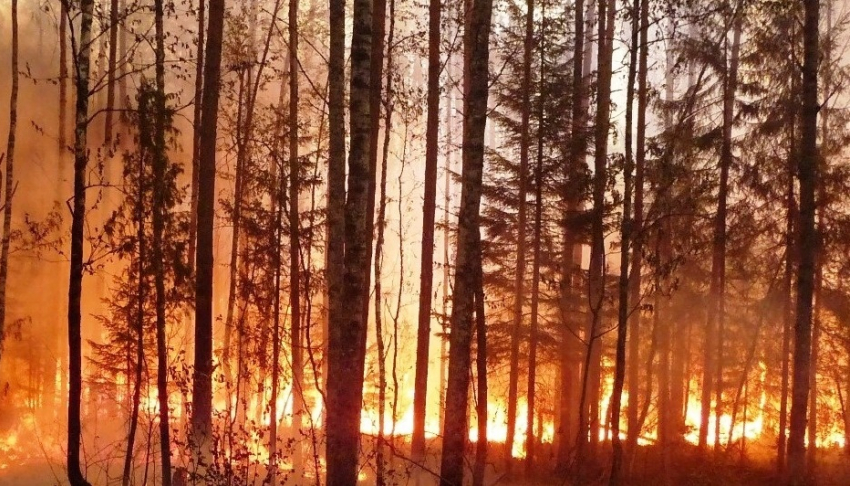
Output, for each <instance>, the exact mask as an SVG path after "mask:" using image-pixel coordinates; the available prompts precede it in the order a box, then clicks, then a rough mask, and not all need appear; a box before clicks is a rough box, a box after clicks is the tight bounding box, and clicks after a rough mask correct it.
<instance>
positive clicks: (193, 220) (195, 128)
mask: <svg viewBox="0 0 850 486" xmlns="http://www.w3.org/2000/svg"><path fill="white" fill-rule="evenodd" d="M205 17H206V0H198V49H197V54H196V55H195V58H196V64H195V100H194V103H195V105H194V117H193V118H192V173H191V177H192V181H191V188H190V190H191V193H190V196H189V205H190V211H189V265H190V267H194V264H195V246H196V244H197V234H198V173H199V164H200V157H201V107H202V106H203V101H202V95H203V92H204V36H205V34H206V19H205Z"/></svg>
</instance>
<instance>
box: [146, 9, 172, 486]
mask: <svg viewBox="0 0 850 486" xmlns="http://www.w3.org/2000/svg"><path fill="white" fill-rule="evenodd" d="M163 17H164V12H163V0H154V19H155V20H154V23H155V24H156V27H155V30H156V48H155V50H156V68H155V69H156V107H155V110H156V115H155V116H156V118H155V123H156V125H155V128H154V129H155V133H154V137H155V140H154V147H155V148H154V150H155V151H156V152H155V153H154V166H153V179H154V187H153V189H154V197H153V254H152V255H151V256H152V257H153V262H154V272H155V274H154V280H155V284H154V285H155V287H156V350H157V371H156V388H157V395H158V397H159V437H160V452H161V454H160V455H161V461H162V484H163V486H171V440H170V437H169V436H170V428H171V424H170V422H169V418H168V343H166V337H165V326H166V322H165V303H166V302H165V299H166V295H165V269H164V264H165V263H164V261H163V253H162V245H163V236H164V234H163V232H164V227H165V218H166V212H167V211H168V207H167V204H168V203H167V202H166V198H167V195H166V191H167V188H166V177H167V176H166V172H167V170H168V154H167V153H166V146H165V130H166V126H165V125H166V117H167V116H168V114H167V113H166V106H165V31H164V28H163Z"/></svg>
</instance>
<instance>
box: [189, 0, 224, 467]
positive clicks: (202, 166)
mask: <svg viewBox="0 0 850 486" xmlns="http://www.w3.org/2000/svg"><path fill="white" fill-rule="evenodd" d="M223 32H224V0H210V3H209V27H208V30H207V45H206V53H205V54H206V55H205V57H206V60H205V65H204V88H203V95H202V109H201V128H200V154H199V166H198V205H197V225H198V228H197V246H196V256H195V264H196V266H197V273H196V275H195V370H194V378H193V381H192V397H193V402H192V441H193V442H192V446H193V447H194V448H195V449H196V450H197V451H198V452H199V453H200V454H199V459H200V460H202V461H203V460H204V456H205V455H206V451H207V450H208V448H209V441H210V440H211V438H212V437H211V432H212V371H213V363H212V341H213V334H212V325H213V313H212V304H213V220H214V216H215V173H216V168H215V159H216V157H215V155H216V129H217V125H218V96H219V87H220V85H221V79H220V78H221V46H222V36H223Z"/></svg>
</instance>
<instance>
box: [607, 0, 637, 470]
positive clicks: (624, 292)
mask: <svg viewBox="0 0 850 486" xmlns="http://www.w3.org/2000/svg"><path fill="white" fill-rule="evenodd" d="M640 4H641V0H635V1H634V4H633V5H632V11H631V15H632V39H631V46H630V53H629V74H628V81H627V84H626V161H625V166H624V168H623V215H622V220H621V224H620V235H621V236H620V278H619V285H618V291H619V306H618V309H617V311H618V312H617V351H616V360H615V370H614V389H613V391H612V395H611V407H612V412H611V417H612V419H611V422H612V431H611V440H612V445H613V455H612V460H611V476H610V479H609V481H608V484H609V485H611V486H614V485H616V484H620V482H621V481H622V469H623V444H622V442H621V440H620V411H621V409H622V399H623V386H624V384H625V381H626V369H625V368H626V339H627V336H628V328H629V313H630V308H629V305H630V304H629V290H630V288H629V257H630V252H631V248H630V247H631V243H632V230H633V227H632V224H633V221H632V191H633V185H634V181H633V174H632V171H633V170H634V157H633V148H632V129H633V126H632V125H633V119H634V101H635V77H636V76H637V58H638V49H639V47H638V34H639V31H640V30H641V26H640V19H641V15H640V13H639V11H640ZM632 339H633V340H634V337H632ZM634 348H635V349H637V345H635V346H634ZM636 381H637V380H635V382H636ZM629 434H634V431H633V430H629Z"/></svg>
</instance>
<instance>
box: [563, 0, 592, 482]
mask: <svg viewBox="0 0 850 486" xmlns="http://www.w3.org/2000/svg"><path fill="white" fill-rule="evenodd" d="M574 8H575V12H574V15H575V25H574V30H575V43H574V45H573V72H572V76H573V79H572V82H573V92H572V119H571V122H570V152H569V156H570V160H569V164H568V165H567V166H566V168H565V174H564V176H565V181H566V182H565V186H564V193H563V195H562V199H563V201H564V208H565V209H566V211H567V212H568V214H566V215H565V217H564V235H563V248H562V250H561V253H562V256H561V258H562V260H563V264H562V267H561V283H560V285H561V288H560V293H561V295H560V300H561V320H562V326H563V339H562V343H561V347H562V349H561V356H560V359H561V363H560V366H561V400H560V411H561V414H560V420H559V422H560V425H559V427H558V429H559V431H560V434H561V436H560V437H561V438H560V441H559V444H558V457H557V469H558V470H560V471H566V469H567V468H568V466H569V461H570V451H571V450H572V447H573V445H575V444H574V442H573V439H574V437H575V435H574V434H575V431H574V430H573V426H574V422H575V419H574V416H575V413H574V408H575V400H574V397H575V386H576V380H575V378H576V376H577V373H576V372H575V371H576V370H575V368H577V366H576V365H577V360H576V359H575V358H574V354H576V353H577V351H578V349H577V348H578V343H577V340H576V338H575V335H576V334H577V333H576V329H575V328H574V327H575V326H574V325H573V323H572V319H571V316H572V315H573V314H574V313H573V312H571V309H570V306H571V305H572V301H573V281H572V280H573V278H572V276H573V269H574V267H575V262H574V259H573V253H574V247H575V236H574V235H573V231H574V230H573V227H572V225H571V224H570V222H571V216H572V215H571V214H569V213H570V212H571V211H573V210H575V209H576V208H577V206H578V201H577V200H578V199H579V198H577V197H576V196H575V195H574V194H573V192H574V191H573V189H572V185H573V181H572V179H573V178H574V177H575V174H577V173H578V171H579V170H580V167H581V165H582V159H583V158H584V156H585V152H586V146H587V141H586V138H585V130H586V128H587V127H586V124H587V122H586V117H587V108H586V104H585V98H586V95H585V92H586V90H587V82H586V78H585V76H584V50H585V45H584V41H585V35H584V8H585V7H584V0H576V2H575V7H574ZM579 263H580V262H579Z"/></svg>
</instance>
